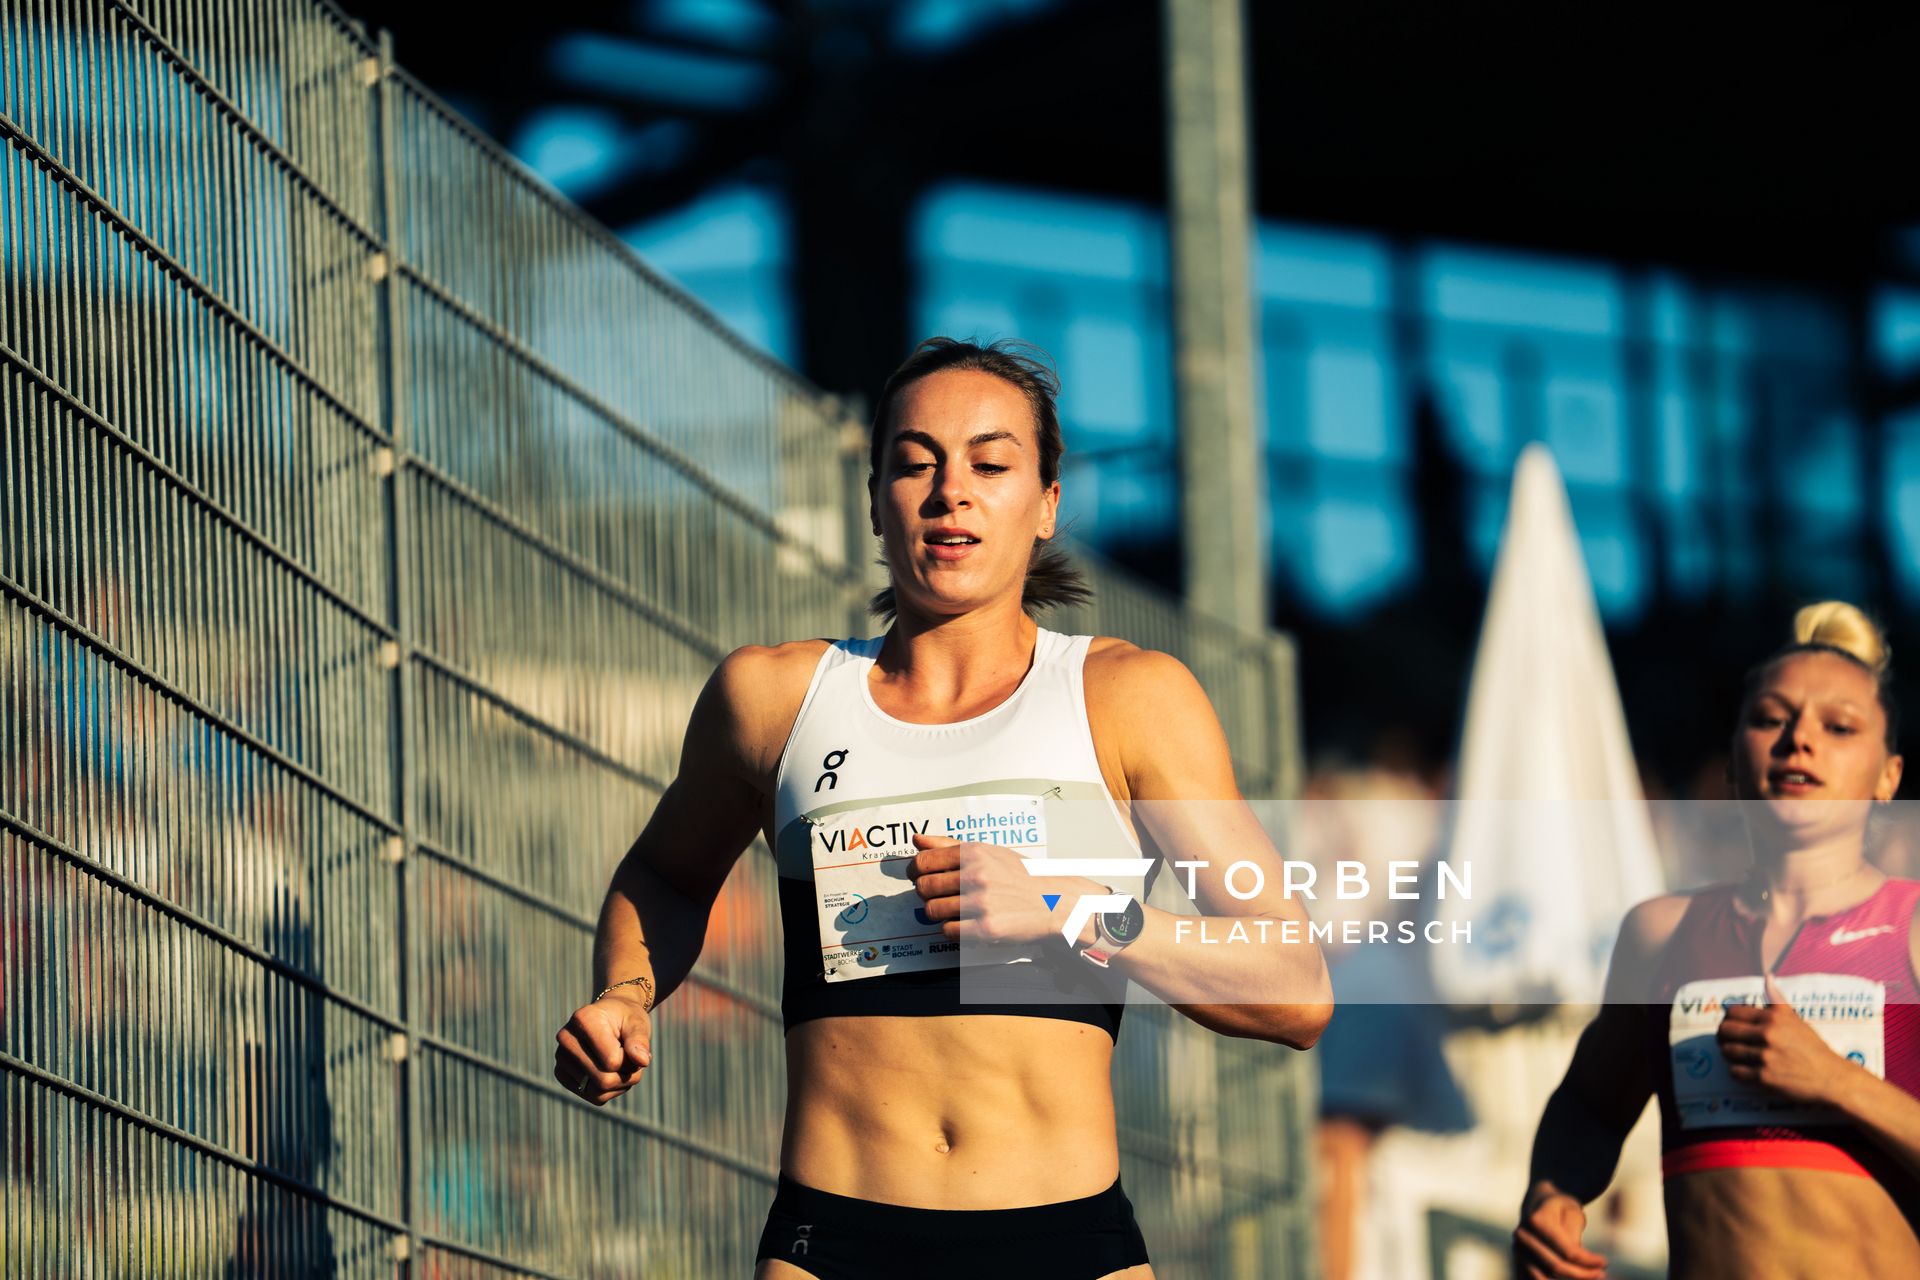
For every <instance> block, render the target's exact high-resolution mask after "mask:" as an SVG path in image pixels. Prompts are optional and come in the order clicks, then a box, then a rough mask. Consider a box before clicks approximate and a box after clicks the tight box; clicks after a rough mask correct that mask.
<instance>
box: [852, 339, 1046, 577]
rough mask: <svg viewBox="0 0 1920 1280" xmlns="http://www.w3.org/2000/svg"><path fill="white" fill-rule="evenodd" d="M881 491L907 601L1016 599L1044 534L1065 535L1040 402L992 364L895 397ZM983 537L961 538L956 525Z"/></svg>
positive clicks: (880, 530)
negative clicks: (1048, 477) (1038, 416)
mask: <svg viewBox="0 0 1920 1280" xmlns="http://www.w3.org/2000/svg"><path fill="white" fill-rule="evenodd" d="M892 416H893V420H892V422H891V423H890V424H889V425H888V428H887V432H888V439H887V447H886V451H885V452H884V453H883V454H882V455H881V472H880V474H879V476H878V477H876V480H875V486H874V495H873V518H874V532H875V533H877V534H879V535H880V536H881V537H882V538H883V539H884V540H885V542H886V552H887V566H888V568H889V569H891V570H892V573H893V587H894V594H895V597H896V599H900V600H902V601H903V602H904V600H905V599H906V598H911V599H912V601H913V602H914V604H915V605H916V606H917V607H919V608H921V609H925V610H928V611H931V612H933V613H936V614H953V613H959V612H963V611H964V610H967V609H973V608H978V607H979V606H981V605H983V604H986V603H989V602H991V601H994V600H998V599H1001V598H1003V597H1004V596H1005V595H1007V594H1008V593H1012V594H1013V595H1014V596H1015V597H1016V598H1018V596H1019V594H1020V590H1021V587H1022V584H1024V583H1025V581H1026V574H1027V561H1028V560H1029V559H1030V558H1031V557H1032V553H1033V542H1034V539H1035V538H1050V537H1052V536H1053V530H1054V518H1055V515H1056V513H1057V511H1058V509H1059V504H1060V484H1059V482H1058V481H1055V482H1054V483H1052V484H1049V485H1042V484H1041V483H1040V442H1039V439H1038V435H1037V432H1036V430H1035V426H1034V421H1033V410H1032V408H1031V407H1030V406H1029V405H1028V404H1027V398H1026V396H1024V395H1022V394H1021V392H1020V390H1019V388H1017V387H1015V386H1014V385H1013V384H1012V383H1010V382H1007V381H1005V380H1003V379H1000V378H996V377H994V376H993V375H992V374H989V373H980V372H978V371H977V370H972V369H950V370H947V371H945V372H942V373H935V374H930V375H928V376H927V377H924V378H921V379H920V380H919V381H917V382H913V383H910V384H908V385H907V386H906V387H905V388H903V389H902V390H901V391H900V392H899V393H898V394H897V395H896V397H895V399H894V406H893V415H892ZM956 534H965V535H967V536H968V537H970V538H971V539H973V540H972V541H964V542H959V543H957V544H955V545H949V542H950V541H951V539H952V537H953V535H956Z"/></svg>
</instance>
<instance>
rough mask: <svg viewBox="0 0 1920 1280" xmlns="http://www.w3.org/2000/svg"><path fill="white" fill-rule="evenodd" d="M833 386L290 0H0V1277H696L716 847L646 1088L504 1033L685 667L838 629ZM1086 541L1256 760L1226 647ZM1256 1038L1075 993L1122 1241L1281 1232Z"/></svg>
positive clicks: (1155, 642)
mask: <svg viewBox="0 0 1920 1280" xmlns="http://www.w3.org/2000/svg"><path fill="white" fill-rule="evenodd" d="M846 419H847V413H846V411H845V409H844V407H843V406H842V405H840V404H839V403H837V402H835V401H833V400H832V399H830V398H828V397H825V396H822V395H821V394H820V393H818V392H817V391H815V390H813V389H812V388H810V387H808V386H807V385H806V384H804V383H803V382H801V381H800V380H798V379H797V378H795V377H794V375H792V374H791V373H790V372H789V371H787V370H785V369H783V368H781V367H780V366H779V365H777V364H775V363H774V362H772V361H770V360H768V359H767V358H766V357H764V356H762V355H759V354H757V353H755V352H754V351H752V350H751V349H750V348H748V347H747V346H745V345H744V344H743V343H742V342H741V341H740V340H739V339H737V338H736V337H734V336H733V335H731V334H730V333H728V332H727V331H726V330H724V329H723V328H722V327H720V326H719V325H718V324H717V323H716V322H715V321H714V320H713V319H712V318H711V316H709V315H708V314H707V313H706V312H705V311H704V310H703V309H701V308H700V307H698V306H697V305H695V304H693V303H692V302H690V301H689V300H688V299H687V298H686V297H685V296H684V295H682V294H681V293H679V292H678V291H677V290H676V289H674V288H673V287H672V286H670V285H668V284H667V283H665V282H664V281H662V280H661V279H659V278H658V277H656V276H654V275H653V274H651V273H650V272H649V271H648V270H647V269H646V268H645V267H644V266H643V265H642V264H641V263H639V262H638V261H637V260H636V259H635V258H634V257H633V256H632V255H631V254H630V253H629V252H627V251H626V250H625V249H624V248H623V247H622V246H621V245H620V244H619V243H618V242H617V241H616V240H614V239H613V238H612V237H611V236H610V235H608V233H606V232H605V231H604V230H603V229H601V228H599V227H597V226H595V225H594V224H592V223H591V222H590V221H588V220H587V219H585V218H584V217H583V216H581V215H580V213H579V212H578V211H577V210H575V209H573V208H571V207H570V206H568V205H567V204H565V202H564V201H561V200H560V199H558V198H557V197H556V196H554V195H553V193H552V192H551V191H549V190H548V189H547V188H545V187H544V186H542V185H541V184H540V183H538V182H537V181H536V180H534V179H532V178H531V177H530V176H529V175H527V174H526V173H525V172H524V171H523V170H522V169H521V168H520V167H519V166H518V165H516V164H515V163H514V162H513V161H512V160H511V159H510V158H508V157H506V156H505V155H504V154H503V153H502V152H501V151H500V150H499V149H498V148H497V147H496V146H495V145H494V144H493V143H491V142H490V141H488V140H487V139H485V138H484V137H482V136H480V135H478V134H476V133H475V132H474V131H473V130H472V129H471V127H470V126H468V125H467V124H465V123H464V122H463V121H461V120H460V119H459V118H458V117H457V116H456V115H454V114H453V113H452V112H451V111H449V110H448V109H447V108H446V107H445V106H444V104H442V103H440V102H438V101H437V100H436V99H434V97H433V96H432V95H431V94H430V93H428V92H427V91H425V90H424V89H423V88H421V87H420V86H419V85H418V84H416V83H415V82H414V81H412V80H411V79H410V78H409V77H407V76H406V75H405V74H404V73H403V72H401V71H399V70H398V69H397V68H396V67H395V66H394V65H393V63H392V59H391V57H390V56H389V54H388V52H387V51H386V50H385V49H383V48H382V47H381V46H380V45H379V44H378V43H377V42H375V41H373V40H370V39H369V38H368V37H367V36H366V35H365V33H364V32H363V31H361V30H360V29H359V28H358V27H357V26H356V25H355V24H354V23H352V22H351V21H350V20H347V19H345V18H344V17H343V16H342V15H340V14H339V13H338V12H337V11H335V10H334V9H332V8H331V7H329V6H328V5H327V4H325V3H315V2H314V0H274V2H271V3H261V4H250V5H244V6H243V5H236V4H233V3H231V2H230V0H173V2H164V0H142V2H139V3H135V2H133V0H0V960H3V961H4V964H3V965H0V1090H3V1091H4V1093H5V1135H4V1138H3V1139H0V1145H4V1148H5V1164H4V1167H0V1271H5V1272H6V1273H7V1274H21V1275H36V1276H37V1275H56V1274H73V1275H119V1274H137V1275H143V1276H144V1275H223V1276H224V1275H242V1276H245V1275H271V1276H287V1275H306V1274H338V1275H343V1276H362V1275H366V1276H395V1275H402V1274H405V1275H435V1276H448V1277H454V1276H475V1277H478V1276H495V1275H498V1276H508V1275H516V1276H517V1275H547V1276H569V1277H572V1276H603V1275H604V1276H614V1275H631V1274H635V1273H637V1272H640V1271H642V1270H644V1271H645V1273H646V1274H649V1275H652V1276H660V1277H667V1276H685V1277H703V1276H732V1275H743V1274H746V1273H747V1271H748V1270H749V1269H750V1267H751V1256H752V1250H753V1247H754V1243H755V1241H756V1239H757V1236H758V1231H759V1225H760V1221H761V1218H762V1216H763V1214H764V1211H765V1205H766V1203H767V1201H768V1199H769V1198H770V1195H771V1188H772V1183H773V1177H774V1170H775V1166H776V1161H777V1152H778V1141H779V1130H780V1119H781V1109H782V1104H783V1099H784V1085H785V1080H784V1059H783V1053H782V1043H781V1037H780V1019H779V1008H778V1003H777V1001H778V995H779V979H780V972H779V965H780V961H779V958H778V956H779V950H780V948H779V921H778V918H777V894H776V892H775V884H774V880H775V877H774V869H773V863H772V859H771V857H770V856H769V855H768V854H767V851H766V850H765V849H764V848H760V847H757V846H756V848H755V849H753V850H752V851H750V852H749V854H748V855H747V856H746V857H745V858H743V859H742V861H741V863H740V865H739V867H738V868H737V870H736V872H735V874H734V875H733V877H732V878H731V879H730V880H729V882H728V884H727V886H726V888H725V889H724V890H723V892H722V894H721V897H720V900H719V902H718V903H717V904H716V907H715V909H714V913H713V921H712V926H711V929H710V933H709V938H708V943H707V947H706V951H705V953H704V954H703V956H702V958H701V961H700V965H699V967H698V969H697V971H696V973H695V975H694V977H693V978H692V979H691V980H690V981H689V982H688V983H687V984H686V986H685V987H683V988H682V989H681V990H680V991H679V992H677V993H676V995H675V997H674V1000H673V1001H672V1003H671V1004H670V1005H669V1007H668V1008H667V1009H666V1010H665V1011H663V1014H662V1016H661V1019H660V1023H659V1027H658V1032H657V1046H658V1051H659V1053H660V1054H661V1055H662V1060H663V1061H670V1062H672V1063H674V1064H675V1069H674V1070H673V1071H672V1072H670V1073H667V1074H664V1075H661V1076H660V1077H658V1078H657V1079H655V1080H653V1081H651V1082H650V1085H649V1087H648V1088H647V1089H644V1090H639V1091H636V1093H634V1094H633V1095H631V1096H629V1097H628V1098H627V1099H626V1100H624V1101H623V1103H622V1104H621V1106H619V1107H617V1108H610V1109H605V1110H595V1109H592V1108H589V1107H587V1106H586V1105H585V1104H583V1103H581V1102H579V1101H578V1100H577V1099H576V1098H573V1097H572V1096H571V1095H569V1094H567V1093H565V1092H564V1091H562V1090H560V1089H559V1088H558V1087H557V1086H556V1085H555V1084H554V1082H553V1081H552V1079H551V1076H550V1074H549V1064H550V1060H551V1033H552V1029H553V1028H554V1027H555V1026H557V1025H559V1023H560V1022H561V1021H562V1020H563V1019H564V1018H565V1017H566V1015H567V1014H568V1013H569V1012H570V1011H571V1010H572V1009H573V1008H574V1007H575V1006H576V1005H578V1003H579V1002H580V1000H581V999H582V998H583V997H584V995H585V994H587V992H586V990H585V988H586V984H587V982H588V980H589V978H590V966H589V958H590V952H591V942H592V935H593V928H594V923H595V919H596V915H597V912H598V908H599V904H600V899H601V896H602V895H603V893H604V891H605V887H606V884H607V881H608V877H609V875H610V873H611V871H612V869H613V866H614V865H615V863H616V862H617V861H618V859H619V857H620V856H621V855H622V854H623V853H624V851H625V849H626V848H627V846H628V845H629V843H630V842H631V840H632V838H633V836H634V835H635V834H636V833H637V832H638V831H639V829H640V828H641V826H642V825H643V824H644V823H645V821H646V819H647V817H648V815H649V814H650V812H651V810H652V807H653V805H654V804H655V803H656V802H657V800H658V797H659V795H660V793H661V791H662V789H663V787H664V786H665V784H666V782H667V780H668V779H669V778H670V777H671V776H672V774H673V772H674V770H675V768H676V765H677V760H678V755H679V749H680V738H681V734H682V733H683V732H684V729H685V725H686V721H687V716H688V713H689V710H690V709H691V706H692V703H693V699H694V697H695V695H696V693H697V692H698V690H699V688H700V686H701V684H702V683H703V682H704V681H705V679H706V678H707V676H708V674H709V673H710V672H711V671H712V669H713V667H714V665H715V663H716V662H717V661H718V660H719V659H720V658H721V657H722V656H723V655H724V654H725V653H726V652H728V651H729V650H730V649H732V648H734V647H736V646H738V645H741V644H746V643H768V642H773V641H778V640H782V639H790V638H796V637H805V636H815V635H841V634H844V633H845V631H846V629H847V620H848V618H849V617H850V616H854V610H855V609H856V607H857V605H858V603H859V601H860V599H861V598H862V596H863V593H864V587H863V575H864V574H865V573H866V572H867V571H868V570H867V566H864V565H859V564H852V563H850V562H849V559H848V547H849V545H850V542H851V545H856V546H857V545H860V544H859V542H858V540H850V539H849V537H848V530H849V529H850V528H851V529H854V530H856V531H857V530H858V529H859V528H860V527H861V525H862V523H863V511H864V502H865V495H864V491H863V488H862V483H861V482H862V479H863V477H862V474H861V469H860V467H859V466H858V465H855V463H856V462H857V461H858V460H857V459H854V458H853V451H854V450H855V448H856V447H857V446H862V444H863V442H862V436H861V432H860V430H859V429H858V428H857V427H852V426H850V425H849V424H848V423H847V421H846ZM849 442H851V443H849ZM860 554H864V551H862V552H861V553H860ZM1095 574H1096V585H1097V587H1098V588H1099V590H1100V602H1099V604H1098V605H1097V606H1096V607H1095V609H1094V610H1093V611H1091V612H1084V611H1083V612H1082V613H1081V614H1079V615H1074V616H1072V617H1068V618H1064V619H1053V620H1050V622H1049V625H1053V626H1056V627H1064V628H1065V629H1068V630H1074V629H1098V630H1103V631H1108V632H1112V633H1115V634H1119V635H1124V636H1127V637H1129V638H1130V639H1134V640H1136V641H1137V642H1139V643H1142V644H1148V645H1151V646H1152V647H1155V648H1162V649H1166V650H1168V651H1169V652H1173V653H1176V654H1178V655H1179V656H1181V657H1182V658H1184V659H1185V660H1186V661H1187V662H1188V663H1189V664H1190V665H1191V666H1193V668H1194V670H1195V671H1196V673H1197V674H1198V675H1199V676H1200V678H1201V680H1202V682H1203V683H1204V684H1205V685H1206V686H1207V688H1208V689H1209V691H1210V692H1211V693H1212V694H1213V696H1214V699H1215V702H1216V705H1218V706H1219V707H1220V709H1221V712H1222V715H1223V720H1224V722H1225V724H1226V728H1227V731H1228V734H1229V738H1230V740H1231V741H1232V744H1233V747H1234V751H1235V755H1236V760H1237V762H1238V764H1239V767H1240V768H1241V770H1242V777H1243V784H1244V785H1245V787H1246V789H1247V790H1248V792H1249V794H1271V793H1272V791H1273V789H1274V788H1276V787H1277V788H1281V789H1284V787H1285V785H1286V784H1285V781H1284V780H1285V777H1286V776H1287V775H1286V769H1287V767H1288V759H1287V753H1288V751H1289V747H1288V745H1287V744H1288V743H1289V742H1290V739H1289V738H1288V737H1287V736H1286V734H1285V733H1282V732H1278V731H1276V729H1275V727H1274V724H1275V722H1274V719H1273V717H1274V716H1276V715H1278V716H1280V718H1282V719H1284V718H1285V717H1286V715H1288V714H1290V712H1287V711H1285V710H1284V708H1283V705H1282V704H1283V703H1284V702H1285V699H1286V696H1287V692H1286V691H1287V690H1288V689H1290V679H1291V676H1290V668H1289V669H1288V670H1287V671H1286V672H1284V673H1283V672H1282V669H1281V668H1282V667H1283V666H1284V665H1285V664H1284V663H1278V662H1277V660H1276V656H1275V655H1276V654H1278V653H1280V650H1278V649H1276V648H1275V647H1274V646H1273V645H1272V644H1271V643H1270V642H1261V641H1258V640H1247V639H1245V638H1241V637H1236V636H1233V635H1231V634H1230V633H1227V632H1225V631H1222V630H1220V629H1219V628H1215V627H1210V626H1207V625H1205V624H1203V623H1201V622H1199V621H1197V620H1194V619H1192V618H1190V617H1188V616H1187V615H1185V614H1184V613H1183V612H1182V611H1181V610H1180V609H1179V608H1178V607H1177V606H1175V605H1172V604H1170V603H1168V602H1166V601H1164V600H1162V599H1160V598H1158V597H1157V596H1155V595H1154V594H1153V593H1151V592H1149V591H1146V590H1144V589H1142V588H1139V587H1137V586H1134V585H1132V584H1129V583H1128V582H1127V581H1126V580H1125V579H1124V578H1123V576H1121V575H1119V574H1117V573H1114V572H1112V571H1110V570H1104V569H1100V568H1098V567H1096V570H1095ZM1286 705H1289V706H1290V704H1286ZM1275 708H1282V710H1280V711H1276V710H1275ZM1282 1057H1284V1055H1283V1054H1281V1053H1280V1051H1277V1050H1273V1049H1272V1048H1271V1046H1241V1045H1237V1044H1229V1043H1227V1042H1218V1041H1216V1040H1215V1038H1213V1037H1211V1036H1209V1035H1208V1034H1207V1033H1204V1032H1201V1031H1200V1030H1199V1029H1198V1028H1196V1027H1194V1026H1193V1025H1192V1024H1190V1023H1187V1022H1186V1021H1185V1020H1183V1019H1180V1018H1178V1017H1177V1016H1174V1015H1172V1014H1170V1013H1168V1012H1167V1011H1165V1010H1157V1009H1148V1010H1145V1011H1143V1016H1142V1017H1141V1018H1139V1019H1137V1020H1130V1021H1129V1027H1128V1036H1127V1037H1126V1039H1125V1040H1123V1043H1122V1048H1121V1059H1120V1066H1119V1068H1118V1070H1117V1073H1116V1076H1117V1080H1118V1087H1119V1092H1120V1096H1121V1099H1122V1113H1123V1117H1124V1119H1123V1132H1122V1139H1123V1145H1124V1147H1125V1149H1126V1152H1127V1160H1128V1179H1129V1182H1130V1184H1132V1185H1134V1187H1135V1198H1136V1200H1137V1201H1139V1202H1140V1203H1141V1205H1142V1210H1143V1218H1144V1219H1145V1220H1146V1221H1147V1223H1148V1226H1149V1230H1150V1234H1151V1235H1152V1237H1153V1238H1154V1239H1155V1241H1156V1246H1157V1247H1158V1248H1160V1249H1161V1251H1162V1253H1163V1256H1165V1257H1167V1258H1168V1259H1169V1260H1170V1262H1174V1263H1177V1270H1175V1271H1173V1272H1170V1274H1180V1273H1188V1272H1190V1273H1192V1274H1216V1273H1217V1274H1229V1273H1232V1274H1240V1273H1242V1272H1226V1271H1220V1270H1219V1267H1221V1266H1223V1265H1231V1266H1239V1265H1240V1261H1244V1259H1245V1258H1248V1257H1254V1258H1258V1259H1260V1260H1261V1264H1260V1269H1257V1270H1255V1271H1251V1272H1244V1274H1278V1273H1279V1272H1278V1271H1276V1270H1274V1269H1273V1268H1272V1266H1270V1265H1269V1264H1270V1263H1271V1260H1272V1259H1273V1258H1274V1257H1278V1256H1280V1254H1279V1253H1271V1252H1269V1250H1270V1249H1271V1250H1279V1251H1281V1252H1283V1253H1284V1252H1288V1251H1293V1252H1291V1253H1289V1254H1288V1256H1298V1255H1297V1247H1298V1243H1297V1242H1298V1239H1299V1237H1298V1234H1297V1232H1294V1233H1293V1234H1289V1232H1291V1231H1293V1228H1292V1226H1291V1225H1290V1224H1293V1223H1294V1222H1295V1221H1296V1219H1295V1218H1293V1217H1288V1216H1286V1215H1287V1214H1289V1213H1297V1212H1300V1211H1303V1210H1302V1208H1301V1206H1302V1204H1303V1197H1302V1195H1301V1185H1302V1184H1301V1180H1300V1178H1299V1176H1298V1170H1299V1166H1298V1159H1299V1153H1300V1151H1301V1150H1302V1149H1303V1147H1302V1140H1301V1137H1300V1133H1299V1132H1298V1130H1297V1128H1293V1127H1289V1126H1290V1125H1292V1124H1293V1122H1292V1121H1291V1120H1287V1119H1285V1117H1288V1116H1291V1115H1293V1114H1294V1112H1293V1110H1290V1109H1289V1108H1293V1107H1295V1106H1296V1104H1297V1102H1298V1100H1299V1098H1300V1097H1301V1094H1300V1091H1299V1088H1298V1086H1297V1075H1298V1073H1297V1072H1291V1073H1290V1072H1276V1071H1275V1070H1274V1069H1273V1064H1274V1063H1275V1062H1276V1061H1278V1060H1279V1059H1281V1058H1282ZM1269 1133H1271V1134H1272V1136H1273V1142H1272V1143H1271V1144H1268V1143H1267V1142H1266V1141H1265V1140H1264V1137H1263V1139H1262V1140H1260V1141H1258V1142H1253V1143H1251V1144H1250V1143H1249V1141H1248V1135H1252V1134H1260V1135H1267V1134H1269ZM1209 1135H1211V1136H1209ZM1222 1233H1226V1234H1222ZM1222 1241H1226V1242H1227V1243H1225V1244H1223V1243H1222ZM1223 1250H1225V1252H1223ZM1249 1250H1251V1251H1252V1252H1249ZM1222 1259H1225V1262H1222ZM1236 1260H1239V1261H1236Z"/></svg>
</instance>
